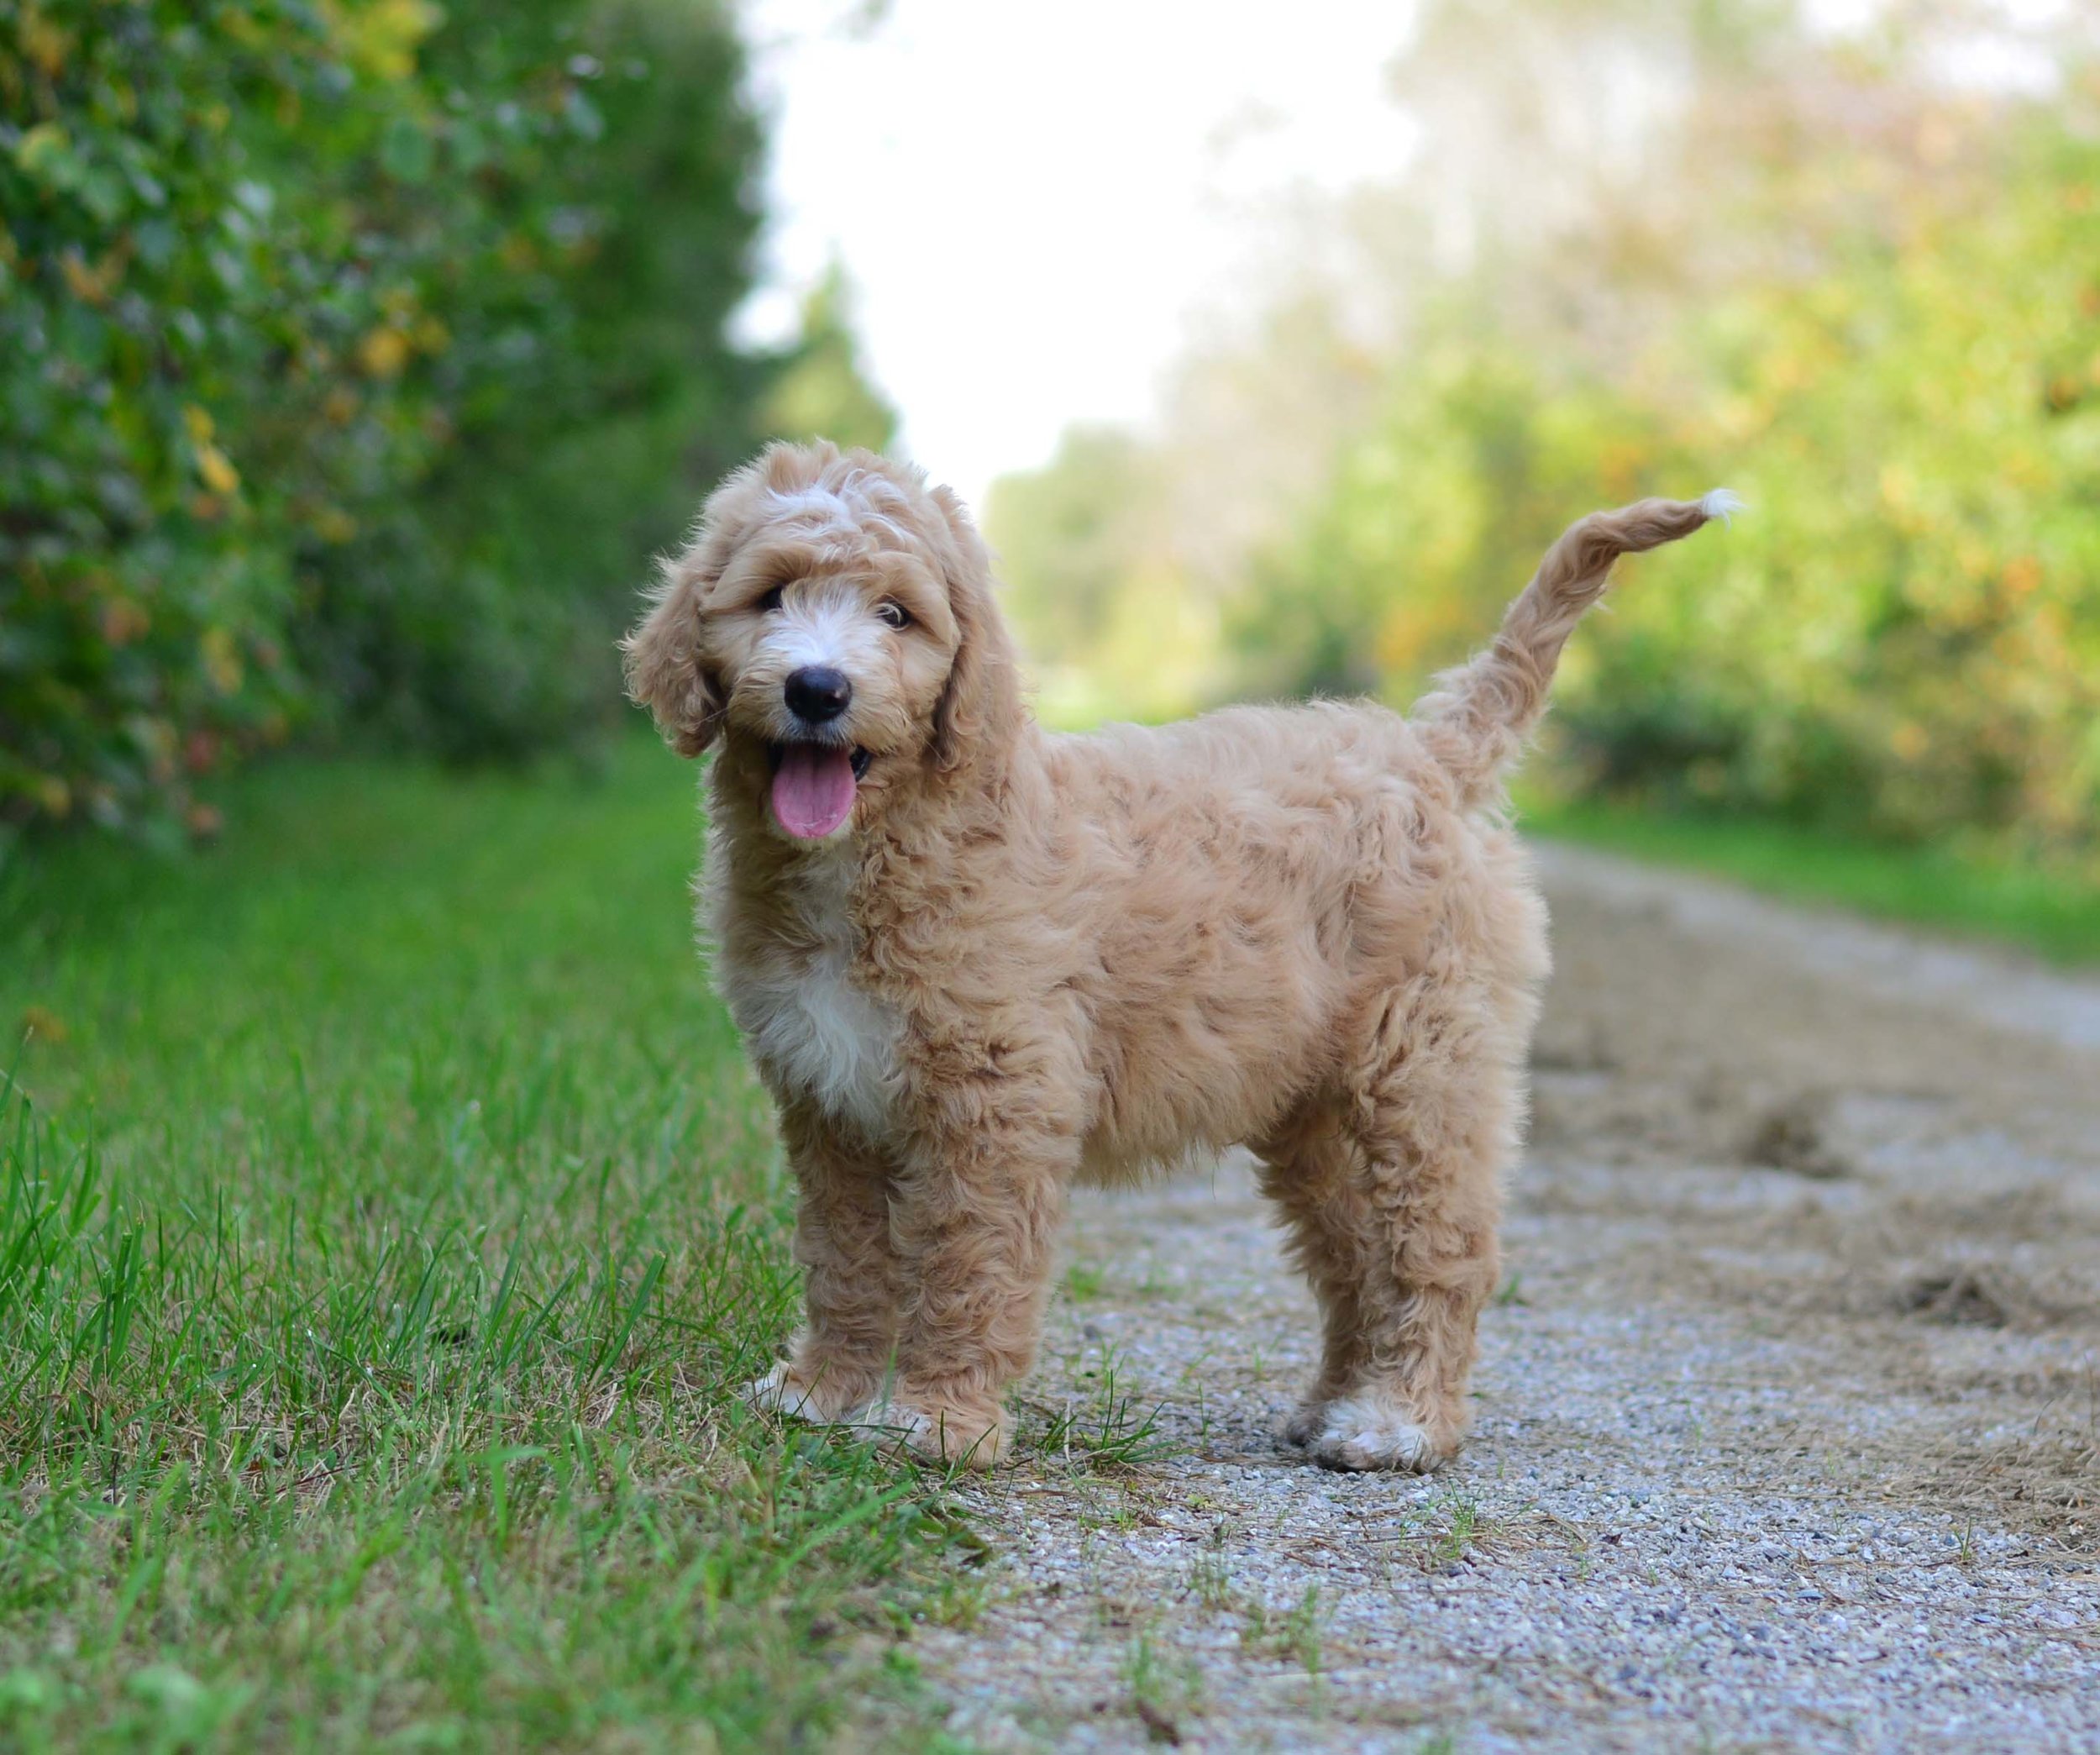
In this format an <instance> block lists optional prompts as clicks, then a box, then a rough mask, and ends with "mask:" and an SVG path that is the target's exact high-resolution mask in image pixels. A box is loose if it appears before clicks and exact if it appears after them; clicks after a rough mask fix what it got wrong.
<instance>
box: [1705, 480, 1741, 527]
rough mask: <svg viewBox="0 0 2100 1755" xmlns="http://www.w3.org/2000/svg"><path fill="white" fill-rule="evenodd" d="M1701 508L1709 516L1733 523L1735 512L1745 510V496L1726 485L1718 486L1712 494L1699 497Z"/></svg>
mask: <svg viewBox="0 0 2100 1755" xmlns="http://www.w3.org/2000/svg"><path fill="white" fill-rule="evenodd" d="M1699 510H1700V511H1701V512H1704V513H1705V514H1706V515H1707V517H1709V518H1719V520H1720V521H1721V522H1722V523H1724V524H1726V523H1732V522H1733V521H1734V519H1735V514H1736V513H1737V512H1741V511H1743V510H1745V507H1744V505H1743V497H1742V496H1741V495H1740V494H1739V493H1736V492H1735V491H1732V490H1730V489H1729V488H1725V487H1717V488H1715V489H1714V491H1713V492H1711V493H1710V494H1703V495H1701V496H1700V498H1699Z"/></svg>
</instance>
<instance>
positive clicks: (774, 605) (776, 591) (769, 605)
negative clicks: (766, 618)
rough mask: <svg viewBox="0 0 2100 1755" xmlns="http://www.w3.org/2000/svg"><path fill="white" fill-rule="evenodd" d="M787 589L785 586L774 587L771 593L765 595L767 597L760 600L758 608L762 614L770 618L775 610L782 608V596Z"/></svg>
mask: <svg viewBox="0 0 2100 1755" xmlns="http://www.w3.org/2000/svg"><path fill="white" fill-rule="evenodd" d="M786 589H787V587H786V586H785V585H776V586H774V587H773V589H772V590H771V591H768V592H767V593H766V594H765V596H763V597H761V598H759V601H758V603H757V605H756V607H757V608H758V609H759V612H761V613H763V614H765V615H771V614H772V613H773V612H774V610H776V609H778V608H779V607H780V594H781V593H782V592H783V591H785V590H786Z"/></svg>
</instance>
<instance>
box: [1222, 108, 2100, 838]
mask: <svg viewBox="0 0 2100 1755" xmlns="http://www.w3.org/2000/svg"><path fill="white" fill-rule="evenodd" d="M2074 114H2075V112H2072V111H2070V110H2066V112H2065V113H2057V114H2053V115H2050V116H2049V117H2047V118H2041V119H2040V120H2035V119H2033V118H2030V119H2029V121H2027V122H2025V123H2022V124H2021V125H2020V126H2019V127H2017V128H2016V129H2013V130H2012V131H2011V133H2010V134H2008V135H2006V136H2003V137H2001V138H1997V139H1992V138H1991V137H1989V136H1988V135H1986V136H1985V137H1984V138H1982V139H1979V140H1977V142H1975V143H1974V144H1975V148H1976V150H1977V151H1978V152H1979V153H1980V154H1984V155H1988V160H1989V162H1990V164H1991V166H1992V175H1991V176H1988V177H1987V179H1985V180H1984V181H1983V183H1982V191H1983V192H1982V194H1980V195H1979V197H1977V199H1974V200H1950V199H1949V198H1948V196H1947V192H1946V191H1945V190H1944V189H1930V190H1924V191H1920V192H1918V193H1917V194H1916V195H1915V196H1914V198H1913V199H1912V200H1911V201H1910V202H1908V205H1907V206H1905V207H1904V208H1899V209H1898V210H1897V211H1895V212H1893V213H1891V214H1889V215H1888V216H1887V232H1886V233H1885V234H1882V235H1875V236H1861V237H1859V238H1857V239H1854V240H1853V241H1852V242H1851V245H1850V247H1848V248H1845V250H1842V251H1841V252H1840V255H1838V257H1837V259H1836V260H1834V261H1833V262H1831V263H1830V265H1827V266H1825V267H1824V268H1822V269H1820V270H1819V271H1817V272H1815V273H1814V274H1813V275H1812V276H1808V277H1806V278H1778V277H1774V278H1770V279H1759V280H1756V281H1751V283H1749V284H1747V285H1745V286H1740V287H1739V288H1737V289H1736V290H1735V291H1734V292H1731V293H1730V294H1729V295H1728V296H1726V297H1721V298H1719V299H1717V300H1715V301H1714V302H1712V303H1711V304H1709V305H1706V306H1704V307H1694V308H1691V309H1688V310H1686V311H1685V312H1683V313H1682V314H1681V315H1680V316H1679V318H1677V320H1676V321H1675V322H1674V323H1671V324H1669V325H1668V326H1667V327H1666V328H1663V329H1662V331H1661V332H1659V333H1658V334H1656V336H1655V337H1654V338H1653V339H1652V340H1651V342H1650V344H1648V345H1647V346H1646V347H1645V348H1643V349H1641V351H1640V352H1639V353H1638V355H1636V356H1635V358H1634V359H1633V360H1631V361H1630V362H1629V363H1625V364H1623V365H1620V366H1619V367H1618V369H1615V370H1613V371H1612V372H1611V373H1610V374H1609V376H1606V375H1605V374H1604V373H1603V372H1601V371H1599V370H1597V367H1596V362H1595V361H1594V360H1591V361H1587V362H1585V361H1583V360H1581V358H1580V355H1577V354H1575V353H1574V351H1573V350H1572V349H1567V350H1565V351H1563V352H1562V353H1561V354H1560V355H1559V357H1558V358H1556V357H1555V354H1554V352H1553V350H1552V349H1550V348H1541V349H1538V350H1537V351H1536V352H1529V351H1527V350H1525V349H1522V348H1513V347H1511V346H1510V344H1509V340H1510V332H1509V329H1508V328H1497V327H1496V326H1495V325H1494V324H1492V323H1486V322H1483V321H1482V320H1480V318H1478V314H1477V313H1478V309H1479V308H1480V307H1479V306H1478V304H1476V305H1473V306H1471V307H1458V306H1453V307H1450V308H1446V309H1445V310H1443V311H1442V312H1441V313H1440V314H1439V315H1437V316H1436V317H1435V318H1432V319H1431V321H1430V322H1429V323H1428V324H1427V325H1426V328H1425V343H1424V344H1423V346H1422V347H1421V349H1420V352H1419V353H1418V354H1417V355H1416V356H1415V359H1414V360H1413V361H1412V362H1410V365H1408V366H1407V367H1405V368H1404V369H1403V370H1401V371H1400V372H1399V373H1398V374H1397V375H1396V376H1395V378H1394V381H1393V383H1392V384H1391V386H1389V396H1390V404H1389V413H1388V415H1387V417H1386V418H1384V419H1383V421H1382V422H1380V423H1378V425H1377V426H1376V427H1375V428H1374V429H1373V431H1372V432H1371V433H1368V434H1367V435H1366V436H1364V437H1363V438H1362V439H1360V440H1358V441H1357V443H1355V444H1352V446H1350V447H1349V448H1348V449H1347V451H1346V453H1345V455H1344V457H1343V460H1342V462H1341V465H1340V467H1339V468H1338V470H1337V471H1336V475H1335V477H1334V479H1333V481H1332V482H1331V486H1330V487H1329V489H1328V491H1327V492H1326V494H1325V495H1324V497H1322V498H1321V500H1320V502H1319V503H1318V504H1317V506H1316V507H1315V509H1314V510H1313V512H1311V514H1310V516H1309V517H1308V518H1307V519H1306V521H1305V524H1304V526H1303V527H1302V528H1301V529H1300V531H1299V533H1298V534H1297V536H1296V538H1295V539H1294V542H1293V543H1292V544H1290V545H1289V546H1288V547H1287V548H1285V549H1283V550H1281V551H1279V552H1278V553H1277V554H1272V555H1271V556H1269V557H1268V561H1267V570H1266V571H1264V572H1263V573H1260V574H1258V575H1257V577H1256V579H1255V581H1254V583H1253V585H1252V588H1251V589H1250V590H1249V591H1248V592H1247V595H1246V596H1245V597H1244V599H1243V600H1242V602H1241V604H1240V606H1239V614H1240V628H1241V630H1242V632H1241V641H1242V653H1243V656H1244V663H1245V667H1246V668H1245V672H1244V674H1245V675H1247V677H1248V678H1249V679H1250V680H1254V681H1256V682H1257V683H1258V684H1260V685H1263V686H1273V687H1284V688H1292V687H1308V686H1327V685H1331V684H1335V683H1339V684H1341V685H1342V686H1357V687H1363V686H1377V687H1381V688H1383V689H1384V690H1385V691H1387V692H1389V694H1390V695H1391V696H1393V697H1394V698H1395V699H1405V698H1407V697H1408V696H1410V695H1411V694H1412V692H1413V691H1414V690H1415V688H1416V687H1417V686H1419V684H1420V680H1421V679H1422V678H1423V677H1424V676H1425V675H1427V674H1428V672H1429V671H1431V670H1433V669H1435V668H1436V667H1437V666H1438V665H1441V664H1444V663H1447V662H1450V661H1452V659H1456V658H1457V657H1458V656H1460V655H1461V654H1462V653H1463V652H1464V651H1465V650H1467V649H1468V648H1469V647H1470V646H1472V645H1473V644H1476V643H1477V642H1478V639H1479V638H1480V637H1481V635H1482V633H1483V630H1484V629H1486V628H1489V627H1491V626H1492V625H1493V623H1494V617H1495V616H1496V614H1497V613H1498V612H1499V608H1500V606H1501V604H1502V603H1503V602H1504V601H1505V600H1506V598H1507V597H1508V596H1509V594H1510V593H1511V591H1513V590H1514V589H1515V586H1516V585H1517V584H1519V583H1520V581H1522V580H1523V579H1524V577H1525V575H1526V574H1527V573H1528V571H1529V570H1530V566H1531V565H1532V564H1533V562H1534V560H1535V559H1536V555H1537V554H1538V553H1539V551H1540V550H1541V548H1542V547H1543V546H1544V544H1546V542H1548V541H1549V540H1551V537H1552V536H1553V535H1554V533H1556V532H1557V529H1558V528H1560V526H1561V525H1562V523H1565V522H1566V520H1567V518H1568V516H1569V515H1570V514H1571V513H1572V512H1575V511H1578V510H1579V509H1581V508H1583V507H1588V506H1591V505H1598V504H1605V503H1612V502H1619V501H1622V500H1625V499H1626V498H1629V497H1632V496H1634V495H1636V494H1640V493H1646V492H1664V493H1678V494H1690V493H1696V492H1698V491H1701V490H1703V489H1704V488H1706V487H1709V486H1714V485H1717V484H1724V483H1725V484H1726V485H1729V486H1734V487H1735V488H1738V489H1739V490H1740V491H1742V492H1743V493H1744V494H1745V495H1746V497H1747V498H1748V499H1749V501H1750V502H1751V515H1750V516H1749V517H1747V518H1743V519H1740V520H1739V521H1738V522H1737V523H1736V525H1735V528H1734V529H1733V530H1732V531H1731V532H1730V533H1728V534H1727V535H1726V536H1725V537H1714V538H1709V539H1703V540H1701V541H1699V542H1698V543H1695V544H1688V545H1687V546H1686V548H1685V549H1683V550H1681V551H1672V554H1671V555H1670V556H1669V557H1668V559H1667V560H1664V561H1658V562H1654V563H1650V564H1649V565H1650V567H1651V568H1652V569H1653V571H1652V572H1651V573H1650V575H1649V576H1648V577H1647V578H1645V579H1644V578H1641V577H1639V576H1637V575H1636V576H1635V582H1633V583H1632V584H1631V585H1630V586H1628V588H1626V589H1625V590H1624V591H1620V593H1618V594H1617V595H1616V596H1614V600H1613V611H1614V612H1613V613H1612V614H1611V615H1609V616H1608V617H1600V618H1599V620H1598V622H1597V623H1596V624H1595V625H1594V626H1593V627H1591V628H1588V629H1586V630H1585V633H1584V634H1583V638H1582V639H1581V640H1580V641H1579V642H1578V643H1577V645H1576V647H1575V648H1574V649H1572V652H1571V654H1570V658H1569V661H1568V665H1567V673H1566V680H1565V682H1564V685H1563V687H1562V691H1561V692H1560V706H1559V707H1558V709H1557V732H1558V737H1559V741H1560V747H1561V749H1562V752H1563V754H1564V755H1565V756H1566V758H1567V770H1566V771H1567V773H1568V774H1569V775H1571V776H1572V778H1573V779H1575V780H1577V781H1578V782H1579V783H1580V784H1582V785H1583V786H1586V787H1588V788H1589V789H1591V790H1594V791H1601V792H1604V793H1607V794H1613V795H1617V796H1634V797H1638V798H1641V799H1643V800H1646V801H1651V802H1658V803H1668V802H1672V801H1677V802H1685V803H1693V804H1700V805H1709V806H1712V805H1719V806H1725V807H1737V808H1751V809H1756V810H1761V811H1767V812H1776V813H1778V814H1781V815H1783V816H1787V817H1793V818H1796V819H1799V820H1804V821H1811V822H1824V823H1828V824H1830V826H1832V827H1838V828H1844V829H1845V830H1847V831H1850V832H1858V831H1861V830H1865V831H1868V832H1872V833H1877V834H1880V835H1882V836H1885V837H1888V838H1896V839H1908V840H1915V839H1920V838H1937V837H1945V836H1949V835H1954V836H1957V837H1960V838H1966V839H1969V840H1972V841H1975V842H1977V843H1988V844H1990V845H1992V846H1993V847H1995V848H1996V849H1998V850H2000V851H2025V852H2030V853H2040V854H2050V853H2054V854H2077V855H2079V856H2081V857H2083V856H2084V855H2086V854H2090V853H2091V852H2092V849H2094V846H2095V841H2096V837H2095V825H2096V822H2097V821H2100V522H2097V521H2096V519H2095V517H2094V513H2095V512H2096V510H2100V232H2096V230H2095V229H2094V227H2093V224H2092V213H2093V212H2094V210H2095V204H2096V202H2100V139H2096V137H2095V136H2094V135H2093V134H2092V133H2091V132H2089V131H2087V129H2083V128H2082V127H2081V126H2079V125H2076V122H2075V120H2074ZM1571 358H1572V361H1573V363H1570V362H1571ZM1335 654H1346V655H1347V659H1348V661H1349V665H1351V666H1352V668H1345V669H1341V670H1337V665H1336V657H1335Z"/></svg>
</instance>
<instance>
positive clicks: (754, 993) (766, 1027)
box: [714, 845, 898, 1136]
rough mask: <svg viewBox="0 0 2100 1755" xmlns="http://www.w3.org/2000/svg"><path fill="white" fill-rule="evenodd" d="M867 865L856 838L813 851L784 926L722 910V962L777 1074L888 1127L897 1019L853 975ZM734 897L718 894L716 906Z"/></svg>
mask: <svg viewBox="0 0 2100 1755" xmlns="http://www.w3.org/2000/svg"><path fill="white" fill-rule="evenodd" d="M858 865H859V861H858V855H857V854H856V853H855V851H854V849H853V848H852V847H851V846H850V845H847V846H841V847H838V848H836V849H833V848H829V847H827V848H823V849H817V850H815V851H813V852H812V853H811V855H810V856H809V857H808V858H806V859H805V860H803V861H802V863H801V867H800V869H799V870H798V871H797V872H796V874H795V878H794V879H793V880H790V883H789V885H787V887H786V888H785V890H784V891H783V898H784V899H785V901H787V903H788V906H789V909H790V915H791V920H790V930H789V931H788V932H786V933H784V934H782V935H780V936H778V937H770V936H769V937H765V938H759V939H758V940H756V941H755V942H754V941H753V939H751V938H748V937H745V936H743V935H738V934H732V933H725V932H723V931H722V926H723V924H724V923H723V922H721V921H720V920H717V921H716V922H714V924H715V927H716V933H715V942H716V943H717V946H719V947H721V948H720V949H719V951H718V952H717V974H718V975H719V977H720V980H721V983H722V994H723V996H724V997H725V998H726V999H727V1001H729V1010H730V1012H731V1015H732V1017H735V1019H736V1021H737V1027H738V1029H740V1030H742V1031H743V1036H744V1041H745V1043H746V1045H747V1046H748V1048H750V1050H751V1054H752V1058H753V1059H755V1060H757V1061H758V1063H759V1067H760V1068H761V1069H762V1070H763V1071H764V1073H765V1074H766V1075H767V1077H768V1078H769V1080H771V1081H772V1083H773V1084H774V1085H776V1086H779V1087H782V1088H785V1089H786V1090H792V1091H796V1092H799V1093H800V1094H801V1095H802V1096H806V1097H807V1098H808V1099H809V1100H810V1101H812V1102H814V1103H815V1104H816V1105H817V1106H818V1107H819V1108H821V1109H822V1110H824V1111H826V1112H827V1114H829V1115H831V1116H832V1117H833V1118H834V1119H835V1120H837V1121H840V1122H848V1123H850V1124H852V1125H853V1126H855V1127H858V1128H859V1129H860V1130H861V1131H862V1132H865V1133H868V1134H869V1135H871V1136H879V1135H880V1134H882V1133H883V1132H885V1131H887V1128H888V1126H889V1122H890V1106H891V1103H892V1101H893V1100H894V1098H895V1094H896V1090H897V1081H898V1071H897V1021H896V1019H895V1017H894V1015H893V1014H892V1013H891V1012H890V1011H889V1009H888V1008H887V1007H886V1006H884V1005H882V1004H881V1002H880V1001H877V1000H875V999H874V998H872V997H871V996H869V994H868V993H866V992H865V991H864V990H863V989H861V988H860V987H858V986H857V985H855V984H854V982H853V964H854V962H855V960H856V959H857V958H858V955H859V952H860V935H859V934H858V933H857V932H856V931H855V930H854V927H853V922H852V920H851V919H850V918H849V917H848V912H847V904H848V900H849V899H850V897H851V896H852V892H853V878H854V875H855V874H856V872H857V871H858ZM726 901H727V899H726V898H724V897H721V896H717V902H716V906H724V905H726ZM732 944H733V945H735V946H736V947H737V948H736V949H735V950H734V951H732V949H731V948H730V947H731V946H732Z"/></svg>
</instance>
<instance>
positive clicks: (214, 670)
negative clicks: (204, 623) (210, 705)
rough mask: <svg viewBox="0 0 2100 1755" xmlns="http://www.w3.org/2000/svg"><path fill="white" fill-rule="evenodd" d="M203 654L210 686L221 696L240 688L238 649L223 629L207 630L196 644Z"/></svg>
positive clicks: (232, 638)
mask: <svg viewBox="0 0 2100 1755" xmlns="http://www.w3.org/2000/svg"><path fill="white" fill-rule="evenodd" d="M197 644H198V647H199V649H201V650H202V652H203V654H204V670H205V674H206V675H208V676H209V677H210V678H211V679H212V686H213V688H215V689H217V690H218V691H219V693H220V694H222V695H230V694H232V693H233V692H234V691H235V690H236V689H238V688H239V687H240V680H241V662H240V649H239V647H237V646H236V645H235V644H234V637H233V635H232V634H230V633H228V632H227V631H226V630H225V629H224V628H206V629H205V630H204V638H202V640H200V641H199V642H198V643H197Z"/></svg>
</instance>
